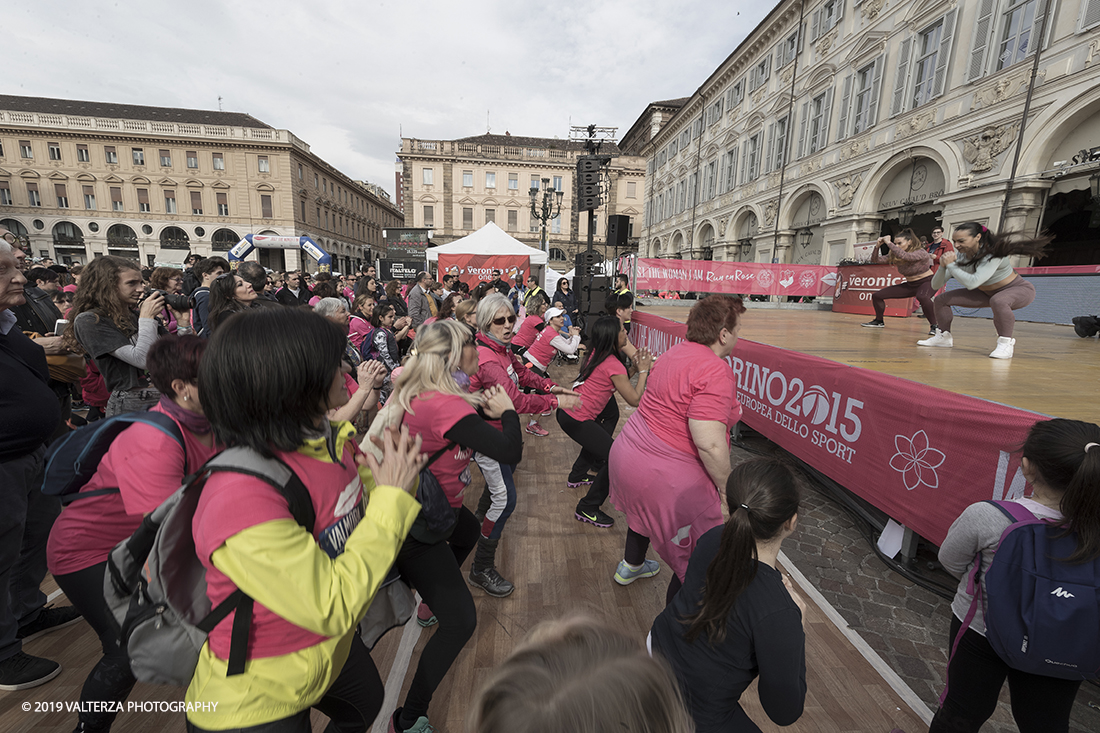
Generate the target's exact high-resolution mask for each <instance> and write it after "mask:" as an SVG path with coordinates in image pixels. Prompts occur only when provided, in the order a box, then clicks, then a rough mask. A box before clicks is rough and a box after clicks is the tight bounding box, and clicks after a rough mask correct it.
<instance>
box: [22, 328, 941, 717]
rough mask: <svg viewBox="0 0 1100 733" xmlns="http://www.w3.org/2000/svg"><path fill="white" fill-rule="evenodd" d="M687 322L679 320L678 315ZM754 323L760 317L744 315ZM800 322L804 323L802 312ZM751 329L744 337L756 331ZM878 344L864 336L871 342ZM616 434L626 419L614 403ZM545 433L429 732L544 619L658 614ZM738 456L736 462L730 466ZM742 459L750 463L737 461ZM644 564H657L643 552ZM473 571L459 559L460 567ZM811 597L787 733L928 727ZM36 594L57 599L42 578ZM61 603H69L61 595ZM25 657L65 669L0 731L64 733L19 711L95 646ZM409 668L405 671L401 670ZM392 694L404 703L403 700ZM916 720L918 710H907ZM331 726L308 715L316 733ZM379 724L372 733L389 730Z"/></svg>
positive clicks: (565, 376) (78, 672)
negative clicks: (583, 517)
mask: <svg viewBox="0 0 1100 733" xmlns="http://www.w3.org/2000/svg"><path fill="white" fill-rule="evenodd" d="M685 314H686V311H685ZM752 315H753V316H756V314H752ZM800 315H801V314H800ZM763 320H764V319H763V318H760V319H758V320H748V321H747V322H746V323H747V325H746V328H747V329H756V328H758V327H759V326H758V325H757V324H759V323H761V322H763ZM874 336H881V334H871V335H869V336H868V338H871V337H874ZM575 375H576V367H565V368H560V369H558V368H554V369H553V370H552V376H554V377H555V378H556V380H557V381H558V382H559V383H567V380H571V379H572V378H574V377H575ZM620 409H621V412H622V419H621V420H620V427H621V426H622V424H623V423H625V421H626V418H627V417H628V416H629V415H630V414H631V412H632V410H631V408H629V407H628V406H627V405H625V403H623V402H621V401H620ZM542 424H543V425H544V426H545V427H546V429H547V430H549V431H550V435H549V436H548V437H545V438H537V437H533V436H530V435H525V436H524V438H525V440H526V453H525V456H524V460H523V462H522V463H521V464H520V467H519V470H518V471H517V473H516V484H517V487H518V493H519V499H518V505H517V509H516V512H515V514H514V515H513V516H512V518H511V520H510V522H509V524H508V527H507V529H506V530H505V533H504V538H503V542H502V543H501V550H500V554H499V557H498V562H499V567H500V569H501V571H502V573H503V574H504V575H505V577H507V578H509V579H510V580H512V581H513V582H515V583H516V586H517V589H516V592H515V593H514V594H513V595H512V596H511V597H509V598H505V599H495V598H490V597H488V596H486V595H485V594H484V593H482V592H480V591H477V590H474V591H473V594H474V600H475V602H476V604H477V609H478V628H477V631H476V632H475V635H474V637H473V639H472V640H471V641H470V643H469V644H468V645H467V647H466V649H465V650H464V651H463V652H462V654H461V656H460V657H459V658H458V661H457V662H456V664H455V666H454V667H453V668H452V669H451V672H450V674H449V675H448V676H447V677H446V679H445V680H444V682H443V684H442V685H441V687H440V688H439V690H438V691H437V692H436V695H435V698H434V700H433V702H432V706H431V709H430V711H429V712H430V717H431V721H432V723H433V725H435V726H436V729H437V730H438V731H440V732H441V733H460V732H461V731H464V730H465V722H464V720H465V715H466V710H467V706H468V705H469V702H470V700H471V699H472V697H473V695H474V694H475V691H476V690H477V688H478V686H479V685H480V684H481V683H482V681H483V680H484V679H485V678H486V677H487V675H488V674H489V672H490V671H491V670H492V669H493V668H494V666H495V665H497V664H498V663H499V662H500V661H501V660H503V659H504V658H505V657H506V656H507V655H508V654H509V652H510V651H511V649H512V648H513V646H514V645H515V644H516V642H517V641H518V640H519V639H521V638H522V637H523V636H524V635H525V634H526V633H527V631H528V630H529V629H530V628H531V627H532V626H534V625H535V624H537V623H539V622H540V621H543V620H546V619H551V618H556V617H558V616H561V615H562V614H564V613H566V612H569V611H575V610H587V611H589V612H591V613H592V614H594V615H596V616H598V617H601V618H604V619H607V620H609V621H610V622H612V623H613V624H616V625H617V626H619V627H620V628H622V629H624V630H626V631H627V632H628V633H630V634H632V635H634V636H636V637H637V638H638V640H639V643H642V642H643V641H644V639H645V637H646V634H647V633H648V630H649V628H650V625H651V623H652V621H653V619H654V618H655V617H656V615H657V614H658V613H659V612H660V610H661V608H663V605H664V595H665V588H666V587H667V584H668V580H669V577H670V576H669V570H668V568H667V567H664V568H662V571H661V573H660V575H658V576H657V577H656V578H654V579H652V580H640V581H637V582H635V583H634V584H632V585H630V586H628V587H621V586H618V585H617V584H615V582H614V580H613V579H612V575H613V573H614V570H615V566H616V564H617V563H618V561H619V559H620V558H621V557H622V551H623V543H624V539H625V536H626V523H625V521H624V518H623V515H621V514H620V513H619V512H617V511H615V510H614V508H613V507H611V506H610V505H608V506H607V507H605V508H606V509H607V510H608V511H609V512H610V513H611V514H612V516H614V517H615V518H616V520H618V521H617V522H616V524H615V526H614V527H612V528H611V529H606V530H601V529H596V528H594V527H592V526H591V525H587V524H581V523H579V522H577V521H576V520H575V519H574V518H573V511H574V507H575V506H576V502H577V500H578V499H579V498H580V495H581V490H580V489H569V488H567V487H566V486H565V479H566V474H567V473H568V468H569V466H570V464H571V463H572V461H573V459H574V457H575V456H576V453H577V450H578V449H577V447H576V445H575V444H574V443H573V442H572V441H571V440H570V439H569V438H568V437H567V436H566V435H565V434H564V433H563V432H562V431H561V429H560V428H559V427H558V425H557V422H556V420H554V418H552V417H547V418H542ZM738 455H742V454H739V453H737V452H735V455H734V457H735V460H740V459H739V458H738ZM743 455H747V454H743ZM473 473H474V476H475V479H474V484H473V485H472V486H471V487H470V490H469V491H468V495H467V504H468V505H471V506H472V505H474V504H476V502H477V498H478V496H479V495H480V493H481V488H482V486H483V483H482V480H481V478H480V474H479V472H478V471H474V472H473ZM651 556H652V557H655V555H653V554H652V553H651ZM468 565H469V561H467V569H468ZM786 569H788V570H790V571H791V572H792V574H793V575H794V579H795V581H796V583H797V584H798V585H799V587H800V588H801V591H802V594H803V596H804V597H805V598H806V599H807V604H808V613H807V618H806V628H807V649H806V656H807V670H808V671H807V685H808V690H809V692H808V695H807V699H806V708H805V712H804V714H803V716H802V718H801V719H800V720H799V721H798V722H797V723H796V724H794V725H792V726H790V727H789V728H784V729H783V730H789V731H792V732H795V733H817V732H819V731H821V732H828V733H886V732H887V731H891V730H892V729H895V728H897V729H900V730H902V731H907V732H908V733H914V731H920V730H926V729H927V721H928V720H929V719H930V717H931V713H930V711H929V710H928V708H927V707H926V706H925V705H924V704H923V703H922V702H921V701H920V700H919V699H918V698H917V697H916V695H914V694H913V693H912V692H911V691H910V690H909V689H908V687H906V686H905V684H904V683H903V682H902V681H901V680H900V679H899V678H898V677H897V675H896V674H894V673H893V672H891V671H890V670H889V668H888V667H887V665H886V664H885V663H883V662H882V660H881V659H879V658H878V657H877V656H876V655H875V654H874V652H873V651H871V650H870V648H869V647H868V646H867V645H866V643H864V642H863V641H862V639H860V638H859V637H858V635H857V634H856V633H855V632H854V631H852V630H851V629H848V628H847V625H846V624H845V623H844V621H843V619H842V618H841V617H840V616H839V615H838V614H836V612H835V611H834V610H832V608H831V607H829V605H828V603H827V602H825V601H824V599H823V598H821V596H820V595H819V594H817V592H816V590H814V588H813V587H812V586H811V585H810V584H809V582H807V581H806V579H805V578H804V577H802V575H801V573H799V572H798V569H797V568H796V567H794V566H793V565H791V564H789V563H788V564H787V565H786ZM43 587H44V589H45V590H46V591H47V592H51V591H53V590H54V589H56V586H55V585H54V584H53V582H52V580H51V579H49V578H47V580H46V582H45V584H44V586H43ZM58 603H61V604H65V603H67V601H66V600H65V599H64V598H63V597H62V598H60V599H59V600H58ZM432 633H433V631H432V630H431V629H427V630H421V629H420V628H419V627H418V626H417V625H416V623H415V620H414V621H412V622H410V624H409V625H408V626H407V627H406V628H405V629H395V630H393V631H391V632H390V633H389V634H388V635H387V636H386V637H385V638H383V640H382V641H381V642H380V643H379V645H378V646H377V647H376V649H375V650H374V653H373V657H374V659H375V662H376V663H377V665H378V668H379V672H380V673H381V675H382V679H383V681H384V682H385V683H386V689H387V702H386V706H385V707H384V708H383V713H384V714H388V713H389V712H390V711H392V710H393V709H394V707H396V705H397V704H398V701H399V699H403V695H404V694H405V692H406V691H407V689H408V685H409V683H410V682H411V679H412V675H413V672H414V671H415V661H416V660H417V659H418V658H419V654H420V651H421V650H422V649H423V647H424V644H425V643H426V641H427V639H428V638H430V636H431V634H432ZM27 651H28V652H29V653H31V654H37V655H40V656H45V657H49V658H52V659H55V660H57V661H59V662H61V664H62V667H63V671H62V673H61V675H60V676H59V677H58V678H56V679H55V680H53V681H51V682H49V683H47V684H45V685H43V686H41V687H37V688H35V689H32V690H27V691H24V692H5V693H0V730H3V731H5V732H7V733H31V732H32V731H33V732H34V733H69V731H71V730H72V729H73V728H74V727H75V724H76V715H75V713H68V712H52V713H35V712H33V707H32V712H23V710H22V706H23V704H24V703H30V704H31V705H32V706H33V705H34V704H35V703H39V702H47V703H60V704H61V705H64V704H66V703H72V702H75V701H77V700H79V695H80V688H81V685H82V684H83V681H84V679H85V677H86V676H87V674H88V671H89V670H90V669H91V667H92V665H93V664H94V663H95V662H96V660H97V659H98V658H99V643H98V640H97V638H96V636H95V634H94V633H93V632H92V631H91V629H90V627H88V626H87V625H86V624H83V623H81V624H76V625H74V626H72V627H70V628H67V629H63V630H61V631H59V632H57V633H54V634H49V635H46V636H44V637H41V638H39V639H36V640H34V641H33V642H31V643H29V644H28V645H27ZM410 656H411V660H412V664H411V665H410V663H409V660H410ZM399 695H400V696H401V697H400V698H399ZM182 697H183V690H182V689H180V688H171V687H158V686H152V685H145V684H140V683H139V684H138V685H137V687H136V688H135V690H134V692H133V694H132V695H131V697H130V700H132V701H137V702H144V701H153V702H165V701H174V700H181V699H182ZM742 704H743V705H744V706H745V708H746V710H747V712H748V713H749V715H750V716H751V717H752V718H753V720H755V721H756V722H757V723H758V724H759V725H760V727H761V728H762V729H763V730H765V731H778V730H779V727H778V726H775V725H774V724H772V723H771V722H770V721H769V720H768V719H767V717H766V715H764V713H763V711H762V709H761V707H760V704H759V701H758V699H757V698H756V694H755V687H752V688H750V689H749V690H748V691H747V692H746V693H745V695H744V696H743V697H742ZM915 710H916V711H919V713H918V712H915ZM326 724H327V720H326V718H325V717H324V716H323V715H321V714H320V713H317V712H314V713H313V730H314V731H321V730H323V729H324V727H325V725H326ZM386 725H387V723H386V720H385V719H384V718H383V717H381V716H380V719H379V721H378V722H377V723H376V724H375V726H374V731H377V732H378V733H381V732H382V731H385V730H386ZM113 730H114V731H116V732H118V733H136V732H139V731H169V732H182V731H183V730H184V717H183V715H182V714H179V713H171V712H139V711H136V712H128V713H123V714H121V715H120V716H119V717H118V719H117V721H116V722H115V725H114V728H113Z"/></svg>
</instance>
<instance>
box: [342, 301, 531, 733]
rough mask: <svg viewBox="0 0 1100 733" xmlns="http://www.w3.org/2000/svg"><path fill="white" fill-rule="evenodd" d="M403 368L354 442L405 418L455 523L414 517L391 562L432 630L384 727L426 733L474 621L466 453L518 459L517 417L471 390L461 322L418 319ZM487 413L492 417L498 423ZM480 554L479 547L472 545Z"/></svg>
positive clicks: (497, 398) (470, 339)
mask: <svg viewBox="0 0 1100 733" xmlns="http://www.w3.org/2000/svg"><path fill="white" fill-rule="evenodd" d="M404 367H405V368H404V369H403V370H402V372H401V375H400V376H399V377H398V378H397V383H396V384H395V385H394V391H393V395H392V396H391V397H390V400H389V401H388V402H387V403H386V406H385V408H384V409H383V410H382V411H381V412H379V413H378V417H377V418H375V420H374V422H373V423H372V424H371V429H370V431H369V432H368V438H367V439H364V441H363V444H362V448H363V450H372V451H377V449H376V448H375V447H374V445H373V444H372V442H371V440H370V437H369V436H371V435H381V434H382V431H383V430H384V429H385V427H386V426H396V425H398V424H401V423H403V424H404V425H406V426H407V427H408V428H409V434H410V436H412V437H414V438H415V437H416V436H420V438H421V440H422V441H423V442H422V444H421V452H422V454H424V455H429V456H433V455H435V454H436V453H439V457H438V458H436V460H435V461H434V462H432V463H431V464H430V466H429V468H430V469H431V471H432V473H433V474H434V475H435V477H436V479H437V480H438V481H439V485H440V487H441V488H442V489H443V493H444V494H445V495H446V496H447V499H448V502H449V503H450V505H451V508H452V509H453V510H454V513H455V524H454V526H453V528H452V529H451V530H450V531H449V532H447V533H446V534H440V533H437V532H433V531H432V530H431V529H429V528H428V525H427V523H426V522H425V520H424V518H423V516H421V517H419V518H417V520H416V522H414V523H413V526H412V529H411V530H410V531H409V536H408V537H407V538H406V539H405V543H404V544H403V545H402V546H401V551H400V552H399V553H398V555H397V561H396V562H395V563H394V564H395V566H396V567H397V569H398V570H399V571H400V572H401V576H402V577H403V578H404V579H405V580H407V581H408V582H409V583H410V584H411V585H412V586H413V587H415V588H416V590H417V591H418V592H419V593H420V596H421V598H423V599H424V602H423V603H421V604H420V608H419V610H418V611H417V620H418V622H419V623H420V625H421V626H432V625H434V624H436V623H438V624H439V629H438V630H437V631H436V632H435V633H434V634H432V637H431V639H430V640H429V641H428V643H427V645H426V646H425V647H424V650H423V651H422V652H421V654H420V662H419V664H418V665H417V668H416V674H415V675H414V676H413V681H412V685H411V686H410V687H409V692H408V694H407V695H406V697H405V703H404V705H403V706H402V707H399V708H398V709H397V711H396V712H394V714H393V720H392V727H391V728H390V730H392V731H397V732H398V733H400V732H401V731H415V732H416V733H426V731H430V730H434V729H433V728H432V727H431V726H430V725H429V724H428V705H429V704H430V703H431V701H432V695H433V694H434V693H435V689H436V687H438V686H439V683H440V682H441V681H442V680H443V677H444V676H445V675H446V674H447V671H448V670H449V669H450V668H451V665H452V664H453V663H454V661H455V659H456V658H457V657H458V654H459V652H461V651H462V648H463V647H464V646H465V645H466V642H467V641H468V640H469V639H470V636H472V635H473V633H474V629H475V628H476V626H477V614H476V611H475V609H474V600H473V597H472V596H471V595H470V589H469V588H468V587H467V586H466V582H465V581H464V580H463V578H462V571H461V570H459V567H460V566H461V565H462V563H463V562H464V561H465V560H466V557H467V556H468V555H469V554H470V551H471V550H473V549H474V546H475V545H478V543H479V538H480V535H481V532H480V526H479V524H478V521H477V520H476V519H475V518H474V515H473V513H472V512H471V511H470V510H469V509H467V508H465V507H464V506H462V498H463V497H462V494H463V492H464V491H465V490H466V487H467V486H468V485H469V484H470V459H471V456H472V455H473V453H474V452H475V451H478V452H480V453H483V454H485V455H487V456H489V457H491V458H492V460H495V461H500V462H501V463H510V464H514V463H518V462H519V460H520V458H521V456H522V455H523V436H522V434H521V433H520V429H519V416H518V415H517V414H516V411H515V408H514V407H513V406H512V401H511V399H509V397H508V394H507V393H506V392H505V391H504V390H503V389H501V388H500V387H489V388H488V389H486V390H485V391H484V392H478V393H471V392H470V390H469V386H470V377H471V376H473V375H474V374H476V373H477V370H478V351H477V346H476V344H475V342H474V334H473V331H471V330H470V328H469V327H468V326H465V325H463V324H461V323H458V322H457V321H436V322H435V323H432V324H429V325H427V326H421V328H420V332H419V333H418V334H417V336H416V343H415V344H413V347H412V349H410V350H409V356H408V357H407V358H406V360H405V365H404ZM479 409H480V414H479ZM489 420H494V421H499V423H498V424H499V425H500V428H497V427H495V425H494V424H492V423H490V422H488V421H489ZM478 552H479V553H480V554H483V553H484V550H483V549H482V548H481V547H480V546H479V547H478ZM475 562H476V561H475Z"/></svg>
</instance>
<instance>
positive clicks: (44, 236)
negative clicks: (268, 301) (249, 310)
mask: <svg viewBox="0 0 1100 733" xmlns="http://www.w3.org/2000/svg"><path fill="white" fill-rule="evenodd" d="M402 219H403V216H402V214H401V212H400V211H398V210H397V209H396V207H395V206H394V205H393V203H392V202H390V201H389V198H388V197H387V196H385V195H384V192H380V191H377V190H375V189H372V188H368V187H366V186H364V185H363V184H361V183H358V182H356V181H353V180H352V179H351V178H349V177H348V176H347V175H345V174H344V173H342V172H340V171H339V170H338V169H336V168H335V167H333V166H332V165H330V164H328V163H327V162H325V161H324V160H322V159H321V158H319V157H317V156H316V155H314V154H313V153H312V152H310V148H309V145H308V144H307V143H306V142H304V141H303V140H301V139H299V138H298V137H296V136H295V135H294V134H293V133H292V132H290V131H289V130H278V129H275V128H272V127H270V126H269V125H267V124H265V123H263V122H261V121H260V120H257V119H255V118H254V117H251V116H249V115H247V114H241V113H235V112H218V111H208V110H186V109H168V108H161V107H141V106H134V105H120V104H109V103H97V102H81V101H71V100H56V99H43V98H37V97H12V96H0V223H2V224H4V225H5V226H7V227H8V228H9V229H11V230H12V231H14V232H16V233H17V234H20V235H23V236H26V237H27V238H28V239H29V241H30V249H31V252H32V254H33V256H35V257H51V258H53V259H54V260H55V261H57V262H62V263H71V264H76V263H83V262H87V261H88V260H89V259H91V258H93V257H96V256H101V255H104V254H112V255H120V256H124V257H129V258H131V259H134V260H137V261H139V262H140V263H141V264H142V265H144V266H149V265H152V264H153V263H165V264H169V263H181V262H182V261H183V259H184V257H185V256H186V254H187V253H188V252H197V253H199V254H202V255H209V254H212V253H216V252H220V253H224V252H226V251H227V250H229V248H230V247H232V246H233V245H235V244H236V243H237V242H238V241H240V238H241V237H242V236H244V235H245V234H250V233H252V234H277V235H282V236H303V235H308V236H309V237H310V238H312V239H313V240H314V241H315V242H316V243H317V244H318V245H319V246H320V247H321V248H322V249H323V250H325V251H326V252H328V253H329V254H331V255H332V257H333V269H334V270H337V271H346V270H348V269H350V268H353V267H356V266H359V265H362V264H364V263H365V262H367V261H373V260H374V259H377V258H378V257H379V256H381V254H382V252H383V251H384V247H385V245H384V240H383V237H382V230H383V229H385V228H386V227H388V226H396V225H399V224H400V223H401V221H402ZM249 258H250V259H258V260H259V261H260V262H261V263H262V264H264V265H265V266H267V267H271V268H272V269H285V268H297V267H305V268H306V269H310V270H314V269H316V266H317V263H316V262H314V261H312V259H311V258H310V257H309V256H308V255H306V254H305V253H304V252H302V251H300V250H256V251H254V253H253V254H252V255H250V256H249Z"/></svg>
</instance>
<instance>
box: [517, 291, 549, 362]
mask: <svg viewBox="0 0 1100 733" xmlns="http://www.w3.org/2000/svg"><path fill="white" fill-rule="evenodd" d="M547 307H549V306H548V304H547V302H546V299H545V298H543V297H542V296H541V295H539V296H536V297H534V298H532V299H531V303H530V304H529V305H528V306H527V317H526V318H524V319H523V325H521V326H520V327H519V331H517V332H516V335H515V336H513V337H512V351H514V352H515V353H517V354H522V353H523V351H524V350H525V349H526V348H528V347H529V346H530V345H531V344H533V343H535V339H537V338H538V337H539V332H540V331H542V329H543V328H544V327H545V326H546V322H545V321H543V320H542V314H543V313H545V312H546V309H547Z"/></svg>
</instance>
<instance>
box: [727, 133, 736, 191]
mask: <svg viewBox="0 0 1100 733" xmlns="http://www.w3.org/2000/svg"><path fill="white" fill-rule="evenodd" d="M729 178H730V180H728V181H726V190H727V191H729V190H731V189H732V188H734V187H735V186H736V185H737V145H736V144H735V145H734V146H733V147H732V148H730V175H729Z"/></svg>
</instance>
